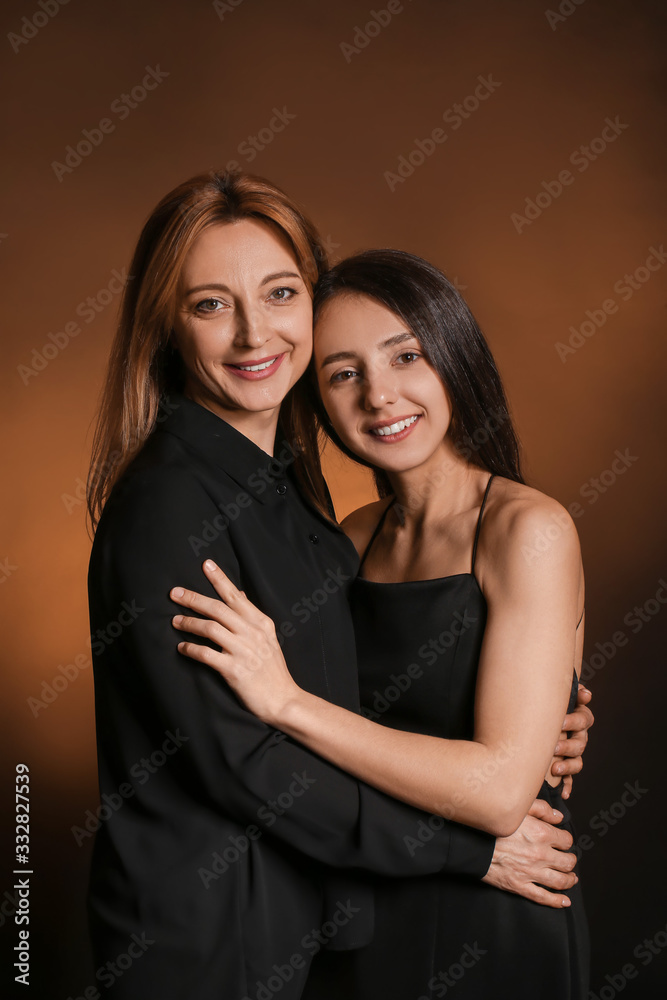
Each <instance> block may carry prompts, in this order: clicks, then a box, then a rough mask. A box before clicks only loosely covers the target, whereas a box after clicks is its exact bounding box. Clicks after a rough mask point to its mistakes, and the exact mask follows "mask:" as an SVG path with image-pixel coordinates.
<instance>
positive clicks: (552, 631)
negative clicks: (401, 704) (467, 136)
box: [174, 501, 581, 836]
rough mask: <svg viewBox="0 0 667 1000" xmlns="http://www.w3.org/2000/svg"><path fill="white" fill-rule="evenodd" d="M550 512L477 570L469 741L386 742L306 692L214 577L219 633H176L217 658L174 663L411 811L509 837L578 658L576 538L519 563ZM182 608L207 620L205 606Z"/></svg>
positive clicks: (204, 655)
mask: <svg viewBox="0 0 667 1000" xmlns="http://www.w3.org/2000/svg"><path fill="white" fill-rule="evenodd" d="M551 505H553V506H554V507H555V506H556V505H555V504H553V502H552V501H548V502H547V503H546V504H545V505H542V506H541V507H538V508H537V509H529V510H527V511H526V510H525V509H521V510H520V511H519V512H517V513H516V514H515V515H511V516H510V521H509V523H501V524H498V525H496V526H495V536H496V537H498V538H501V539H504V540H505V541H506V544H501V545H497V546H496V553H495V558H494V559H493V560H492V559H488V560H486V561H485V565H486V566H487V567H488V569H487V571H486V573H485V576H484V579H483V581H482V583H483V589H484V592H485V595H486V597H487V602H488V605H489V615H488V621H487V628H486V632H485V638H484V644H483V648H482V654H481V660H480V669H479V676H478V682H477V701H476V712H475V734H474V740H473V741H462V740H443V739H439V738H435V737H429V736H423V735H420V734H415V733H406V732H399V731H396V730H391V729H389V728H387V727H384V726H380V725H377V724H376V723H374V722H371V721H370V720H368V719H365V718H363V717H361V716H359V715H355V714H354V713H352V712H347V711H346V710H344V709H341V708H339V707H337V706H335V705H331V704H329V703H328V702H325V701H322V700H321V699H318V698H316V697H315V696H313V695H310V694H308V693H307V692H304V691H302V690H301V689H300V688H298V687H297V686H296V685H295V684H294V682H293V681H292V679H291V677H290V675H289V672H288V671H287V668H286V666H285V665H284V661H282V658H281V657H279V656H277V655H276V652H275V646H276V644H275V642H274V639H273V635H272V632H273V629H272V623H271V622H270V621H269V620H268V619H267V618H266V616H264V615H262V614H261V613H260V612H258V611H257V609H255V608H254V607H253V606H252V605H251V604H250V602H248V601H247V599H246V598H245V596H244V595H242V594H240V593H239V592H238V591H235V588H230V587H229V586H228V584H227V583H226V582H225V581H224V580H223V579H222V576H221V575H220V574H218V575H217V577H216V571H215V570H213V571H210V570H209V571H207V575H208V576H209V578H210V579H211V580H212V581H213V582H215V585H216V589H217V590H218V592H219V593H220V594H221V596H223V598H224V599H225V601H226V602H227V604H228V605H229V607H228V609H226V611H225V610H221V609H222V608H224V606H220V605H219V602H214V604H215V603H218V609H217V618H218V621H217V623H215V622H208V623H202V622H201V620H199V619H190V618H188V619H186V620H185V621H176V622H175V624H176V625H177V627H181V628H184V629H186V630H187V631H190V632H194V633H195V634H200V635H204V636H206V637H207V638H209V639H213V640H214V641H215V642H218V643H219V644H220V645H222V647H223V652H222V653H219V652H216V651H214V650H212V649H210V648H208V647H202V646H199V645H198V644H196V643H186V644H185V645H183V646H182V647H181V648H182V651H184V652H187V653H188V655H190V656H193V657H194V658H197V659H200V660H202V661H204V662H208V663H210V664H211V665H213V666H215V667H216V669H218V670H219V671H220V672H221V673H222V674H223V676H225V678H226V679H227V680H228V681H229V683H230V684H231V685H232V686H233V687H234V688H235V690H237V692H238V693H239V695H240V696H241V697H242V698H243V699H244V701H245V702H246V704H248V706H249V707H250V708H251V710H252V711H254V712H256V713H257V714H258V715H259V716H260V717H261V718H263V719H264V720H265V721H267V722H269V723H270V724H272V725H276V726H278V727H279V728H280V729H281V730H283V731H284V732H287V733H288V734H289V735H291V736H293V737H294V738H295V739H298V740H299V741H300V742H302V743H304V744H306V745H307V746H309V747H310V748H311V749H313V750H314V751H315V752H316V753H318V754H320V755H321V756H323V757H325V758H328V759H330V760H332V761H333V762H335V763H336V764H338V765H339V766H340V767H342V768H344V769H345V770H346V771H349V772H350V773H352V774H354V775H356V776H357V777H359V778H362V779H363V780H365V781H367V782H369V783H370V784H373V785H374V786H376V787H378V788H380V789H381V790H383V791H385V792H387V793H388V794H391V795H394V796H396V797H398V798H401V799H403V800H404V801H407V802H410V803H411V804H412V805H415V806H417V807H418V808H422V809H425V810H427V811H428V812H432V813H436V814H438V815H441V816H446V817H447V818H449V819H454V820H456V821H457V822H461V823H466V824H470V825H472V826H476V827H478V828H480V829H485V830H487V831H489V832H490V833H493V834H494V835H496V836H507V835H509V834H511V833H513V831H514V830H516V829H517V827H518V826H519V824H520V823H521V821H522V819H523V817H524V816H525V815H526V813H527V812H528V809H529V807H530V805H531V803H532V802H533V800H534V798H535V796H536V794H537V792H538V790H539V788H540V786H541V783H542V780H543V779H544V775H545V773H546V771H547V767H548V766H549V764H550V762H551V760H552V757H553V754H554V747H555V745H556V742H557V741H558V739H559V734H560V732H561V724H562V719H563V715H564V713H565V707H566V705H567V700H568V694H569V691H570V687H571V683H572V676H573V667H574V663H575V655H576V652H577V650H576V626H577V621H578V619H579V615H580V604H581V594H580V590H581V565H580V555H579V546H578V540H577V537H576V532H575V530H574V527H573V526H572V525H571V526H570V527H569V528H567V527H566V528H565V529H564V530H563V531H562V532H561V536H560V537H559V539H558V544H554V545H552V546H551V548H549V549H548V550H547V551H546V552H544V553H542V554H541V555H540V556H539V557H538V558H536V559H528V558H527V557H526V556H525V555H524V552H525V551H526V547H527V546H529V545H530V544H531V543H532V542H533V541H534V538H535V532H536V531H539V530H540V528H541V527H543V523H544V520H545V518H547V519H548V518H550V517H552V515H553V512H552V510H551ZM174 596H175V598H176V599H177V600H179V602H180V603H186V604H187V603H188V602H191V601H192V597H189V596H188V597H186V599H185V600H184V601H180V599H179V597H177V596H176V595H174ZM190 606H192V607H194V608H196V610H198V611H200V612H201V613H203V614H213V612H214V608H213V605H207V606H206V607H203V606H197V604H196V603H190Z"/></svg>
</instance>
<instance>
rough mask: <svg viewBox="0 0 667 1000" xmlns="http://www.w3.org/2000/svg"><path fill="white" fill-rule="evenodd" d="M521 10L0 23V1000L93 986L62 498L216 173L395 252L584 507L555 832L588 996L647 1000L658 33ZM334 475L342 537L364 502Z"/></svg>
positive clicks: (653, 766)
mask: <svg viewBox="0 0 667 1000" xmlns="http://www.w3.org/2000/svg"><path fill="white" fill-rule="evenodd" d="M545 3H546V0H511V2H506V3H494V2H491V0H469V2H463V0H453V2H436V0H413V2H408V0H405V2H403V3H402V4H401V3H398V2H397V0H393V2H392V3H391V4H389V5H387V3H386V0H378V3H377V4H376V6H375V7H374V8H372V10H374V11H375V13H372V12H371V8H370V7H369V3H360V2H352V0H340V2H335V3H333V2H331V3H314V2H311V3H308V2H305V0H284V2H280V3H279V2H274V3H271V2H268V0H233V2H230V3H227V4H225V3H218V4H212V3H207V2H203V0H197V2H185V0H181V2H178V0H161V2H157V0H150V2H145V3H137V2H131V0H113V2H112V0H109V2H84V0H70V2H68V3H67V4H63V5H59V4H58V2H57V0H42V2H41V5H40V3H38V0H26V2H17V0H9V2H6V3H5V4H4V5H3V20H4V29H3V33H2V37H1V38H0V42H1V51H2V57H1V61H2V69H3V95H4V96H5V98H6V101H5V112H4V126H3V138H4V139H5V155H4V157H3V160H2V166H1V167H0V169H1V170H2V175H3V184H2V191H3V195H4V196H5V197H4V199H3V201H4V204H3V208H2V214H1V217H0V255H1V258H2V259H1V261H0V267H1V268H2V273H3V277H4V279H5V292H4V295H3V305H4V306H5V307H6V317H5V322H4V334H3V344H4V350H3V354H4V365H3V389H2V404H3V411H4V413H3V424H2V427H3V440H4V460H3V464H2V468H3V472H4V474H3V476H2V489H3V499H4V505H3V509H4V511H5V515H6V516H5V520H4V523H3V530H2V536H1V537H2V541H1V544H0V561H2V560H4V562H2V563H1V565H0V594H1V595H2V614H3V618H4V623H5V629H4V639H3V643H2V655H3V660H4V692H5V697H3V699H2V702H1V708H0V711H1V712H2V719H1V721H2V727H1V729H0V741H1V743H2V751H3V761H4V765H5V768H4V771H3V778H2V786H1V789H0V795H1V802H2V805H1V806H0V812H1V813H2V815H3V816H4V817H5V821H6V822H5V824H4V825H5V834H6V841H3V845H2V846H3V854H2V876H1V878H2V882H1V883H0V896H1V897H2V902H1V904H0V923H1V924H2V932H3V938H4V939H5V942H6V943H7V944H8V946H10V949H11V946H13V945H14V944H15V942H16V931H17V928H16V927H15V925H14V923H13V917H12V909H13V892H12V885H13V875H12V871H13V865H14V860H13V859H14V849H13V847H12V843H13V823H12V819H11V816H12V811H13V801H12V794H13V793H12V789H13V787H14V783H13V775H14V766H15V764H16V763H17V762H25V763H27V764H28V765H29V767H30V772H31V777H32V802H31V808H32V813H31V824H32V847H31V850H32V853H31V861H32V864H33V871H34V875H33V876H32V895H31V907H32V909H31V924H30V928H31V931H32V934H31V950H32V955H33V961H32V985H31V986H30V987H28V988H24V987H16V993H17V995H19V996H31V997H48V998H63V1000H65V998H66V997H69V996H72V997H76V996H80V995H82V994H83V991H84V989H85V988H86V987H87V986H89V985H90V984H92V983H94V981H95V980H94V970H93V969H92V967H91V965H90V957H89V953H88V948H87V944H86V938H85V926H84V917H83V899H84V891H85V882H86V877H87V866H88V862H89V853H90V846H91V841H90V838H86V839H84V840H83V842H82V844H81V846H79V845H78V844H77V842H76V840H75V838H74V835H73V833H72V827H73V826H81V825H82V823H83V821H84V820H85V817H86V810H88V809H91V810H95V809H96V807H97V798H96V796H97V788H96V775H95V749H94V724H93V700H92V676H91V670H90V667H89V665H88V664H89V661H88V659H87V657H88V646H87V642H86V639H87V616H86V594H85V575H86V564H87V557H88V552H89V545H90V543H89V539H88V537H87V534H86V529H85V519H84V505H83V502H82V485H83V481H84V480H85V476H86V468H87V460H88V455H89V451H90V443H91V422H92V419H93V415H94V412H95V407H96V401H97V398H98V393H99V390H100V386H101V382H102V375H103V370H104V366H105V361H106V357H107V352H108V349H109V344H110V340H111V336H112V332H113V328H114V323H115V318H116V309H117V305H118V301H119V297H118V294H117V289H118V287H119V284H118V278H117V276H116V274H115V272H120V274H121V276H122V274H123V269H124V268H126V267H127V265H128V263H129V257H130V253H131V250H132V247H133V244H134V241H135V240H136V237H137V235H138V232H139V229H140V226H141V224H142V222H143V220H144V218H145V217H146V215H147V213H148V212H149V211H150V209H151V208H152V206H153V205H154V204H155V202H156V201H157V200H158V198H159V197H161V196H162V194H163V193H165V192H166V191H167V190H168V189H169V188H171V187H172V186H173V185H175V184H176V183H177V182H179V181H180V180H182V179H184V178H186V177H188V176H190V175H192V174H193V173H196V172H199V171H201V170H207V169H209V168H211V167H214V166H221V165H224V164H226V163H228V162H229V161H236V162H238V163H239V165H241V166H243V167H247V168H249V169H251V170H253V171H255V172H257V173H261V174H264V175H266V176H268V177H269V178H271V179H272V180H274V181H275V182H277V183H278V184H280V185H282V186H283V187H285V188H286V189H287V190H288V191H289V192H290V193H291V194H293V195H294V196H295V197H296V198H297V199H298V200H299V201H300V202H301V204H302V205H303V206H304V208H305V210H306V211H307V212H308V213H309V214H311V215H312V217H313V218H314V219H315V221H316V222H317V223H318V225H319V226H320V228H321V231H322V233H323V234H324V235H325V237H326V238H327V240H328V241H329V245H330V247H331V249H332V251H333V254H334V256H336V257H340V256H342V255H345V254H347V253H350V252H352V251H354V250H357V249H360V248H363V247H370V246H393V247H400V248H403V249H406V250H411V251H414V252H417V253H419V254H421V255H423V256H425V257H427V258H428V259H430V260H432V261H434V262H435V263H436V264H438V265H439V266H441V267H442V268H444V269H445V270H446V271H447V273H448V274H449V275H450V276H451V277H452V278H454V279H455V280H456V281H457V282H458V283H459V285H460V287H462V288H463V289H464V294H465V295H466V297H467V298H468V300H469V302H470V303H471V305H472V308H473V310H474V312H475V313H476V315H477V317H478V318H479V320H480V322H481V325H482V327H483V329H484V330H485V331H486V333H487V335H488V338H489V340H490V342H491V345H492V348H493V350H494V351H495V354H496V356H497V358H498V361H499V364H500V367H501V370H502V372H503V374H504V377H505V379H506V382H507V387H508V390H509V395H510V399H511V401H512V405H513V409H514V412H515V415H516V419H517V423H518V427H519V430H520V433H521V436H522V439H523V442H524V444H525V447H526V451H527V455H528V468H529V474H530V476H531V481H532V482H533V483H534V484H535V485H537V486H538V487H539V488H541V489H544V490H545V491H546V492H548V493H550V494H552V495H554V496H556V497H557V498H558V499H559V500H561V501H562V502H563V503H565V504H568V505H570V504H573V505H578V506H574V507H573V508H572V510H573V513H575V512H576V517H577V525H578V528H579V532H580V535H581V540H582V545H583V552H584V559H585V566H586V571H587V587H588V593H587V639H586V661H587V667H586V675H587V678H588V680H589V684H590V686H591V687H592V689H593V691H594V695H595V700H594V708H595V712H596V715H597V724H596V726H595V729H594V732H593V735H592V742H591V746H590V749H589V751H588V753H587V755H586V768H585V771H584V773H583V774H582V776H581V777H580V778H579V779H578V780H577V782H576V787H575V793H574V797H573V808H574V810H575V814H576V819H577V822H578V826H579V829H580V832H581V834H582V836H583V837H584V839H583V840H582V848H584V850H583V858H582V865H581V869H582V878H583V880H584V882H585V887H586V896H587V902H588V912H589V915H590V921H591V925H592V931H593V978H592V989H593V991H594V994H595V996H598V997H600V998H602V1000H609V998H610V997H612V996H613V995H616V993H619V992H623V995H624V997H627V998H628V1000H631V998H639V997H642V998H648V997H657V996H662V995H663V993H662V989H661V987H660V983H661V982H662V983H663V984H664V982H665V980H666V979H667V977H666V975H665V973H666V970H667V955H666V954H665V952H667V947H666V946H667V932H666V928H667V901H666V898H665V879H664V858H663V851H662V850H661V847H662V844H663V843H664V826H663V825H662V823H661V820H662V817H663V815H664V809H663V808H662V794H663V793H662V789H661V784H660V782H661V778H662V769H661V766H660V765H661V762H662V760H663V759H664V758H663V753H662V738H661V732H662V726H663V725H664V700H663V695H664V689H665V680H664V659H663V655H662V650H663V648H664V646H663V643H661V637H663V636H664V623H665V617H666V612H665V610H664V606H665V605H664V602H665V601H666V600H667V586H666V585H665V578H666V577H667V566H666V565H665V555H664V548H663V542H664V534H665V517H664V513H663V511H664V499H663V497H664V483H663V462H662V460H661V459H662V454H661V450H660V437H659V430H660V428H661V424H662V419H661V418H662V413H663V400H664V396H665V391H664V387H663V382H664V375H663V373H662V371H661V362H662V361H664V353H665V351H664V346H663V344H664V338H663V337H662V336H661V333H662V330H663V325H662V315H663V306H664V275H665V273H667V269H666V268H664V266H663V265H664V263H665V261H666V259H667V258H665V250H664V246H663V244H662V242H661V241H662V240H663V239H665V226H664V214H663V207H664V201H662V200H661V188H660V182H661V179H662V177H661V174H662V169H661V168H662V166H663V163H664V154H665V141H664V133H663V130H662V126H663V120H664V104H663V102H662V98H663V95H664V90H663V89H662V88H661V85H660V79H661V70H662V69H663V65H664V57H663V52H664V47H665V31H664V25H665V20H664V19H665V15H664V13H663V9H662V8H663V5H662V4H661V3H660V2H659V0H655V2H651V0H633V2H629V0H628V2H627V3H622V2H602V0H579V2H574V0H572V2H570V0H562V2H561V0H558V2H557V0H553V4H552V6H551V8H549V7H546V6H545ZM124 95H126V96H127V99H126V96H124ZM475 95H476V96H475ZM457 105H459V107H458V108H457ZM84 130H87V132H88V136H87V137H86V135H85V132H84ZM82 142H83V145H80V146H79V144H80V143H82ZM77 146H79V149H78V152H77ZM67 147H72V150H71V151H70V152H69V153H68V148H67ZM340 463H341V460H340V459H339V458H338V457H336V456H334V455H332V456H330V457H329V464H328V468H329V470H330V472H333V473H335V476H334V477H333V478H334V482H333V487H334V492H335V498H336V501H337V505H338V510H339V513H340V514H344V513H345V512H347V511H348V510H349V509H350V508H351V507H352V506H354V505H355V504H357V503H358V502H360V501H362V500H365V499H367V498H368V497H369V495H370V489H369V484H368V482H367V480H366V479H365V478H364V477H363V476H360V475H359V473H358V472H357V471H355V470H354V469H351V468H350V467H349V466H348V465H346V464H343V465H342V466H341V464H340ZM663 642H664V639H663ZM537 666H538V665H536V668H537ZM49 699H50V700H49ZM40 703H41V704H40ZM628 786H630V788H633V789H634V791H632V792H631V791H629V789H628ZM646 940H647V941H649V942H651V944H650V946H647V945H645V944H644V943H643V942H645V941H646ZM651 949H652V950H651ZM624 967H625V968H624ZM5 978H6V981H7V982H8V987H9V995H11V989H12V986H13V982H12V974H11V972H10V970H9V969H8V970H7V971H6V973H5ZM3 989H4V983H3ZM102 992H103V993H104V990H102Z"/></svg>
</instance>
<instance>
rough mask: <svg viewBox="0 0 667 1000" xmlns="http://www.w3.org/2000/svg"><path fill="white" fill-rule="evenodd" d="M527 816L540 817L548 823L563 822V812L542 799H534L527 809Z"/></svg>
mask: <svg viewBox="0 0 667 1000" xmlns="http://www.w3.org/2000/svg"><path fill="white" fill-rule="evenodd" d="M528 815H529V816H534V817H535V819H541V820H542V821H543V822H544V823H550V824H552V825H554V826H557V825H558V824H559V823H562V822H563V814H562V812H559V811H558V810H557V809H552V808H551V806H550V805H549V803H548V802H545V800H544V799H535V801H534V802H533V804H532V806H531V807H530V809H529V810H528Z"/></svg>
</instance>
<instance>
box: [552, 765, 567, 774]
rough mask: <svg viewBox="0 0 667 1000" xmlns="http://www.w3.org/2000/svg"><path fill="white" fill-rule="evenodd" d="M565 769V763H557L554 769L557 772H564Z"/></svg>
mask: <svg viewBox="0 0 667 1000" xmlns="http://www.w3.org/2000/svg"><path fill="white" fill-rule="evenodd" d="M564 770H565V765H564V764H556V766H555V768H554V771H555V772H556V774H562V773H563V771H564Z"/></svg>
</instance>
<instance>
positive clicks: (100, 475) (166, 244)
mask: <svg viewBox="0 0 667 1000" xmlns="http://www.w3.org/2000/svg"><path fill="white" fill-rule="evenodd" d="M239 219H256V220H258V221H260V222H262V223H264V224H265V225H267V226H269V227H270V228H271V229H272V230H273V231H274V232H275V233H276V234H277V235H278V236H279V237H281V238H282V239H283V240H284V241H285V242H286V245H287V246H289V248H290V249H291V251H292V252H293V254H294V256H295V258H296V262H297V265H298V268H299V271H300V273H301V276H302V278H303V280H304V282H305V283H306V286H307V287H308V288H309V290H310V291H311V293H312V290H313V288H314V286H315V283H316V282H317V280H318V278H319V277H320V276H321V274H322V273H323V272H324V270H325V269H326V266H327V257H326V251H325V249H324V246H323V244H322V241H321V240H320V237H319V235H318V233H317V230H316V229H315V227H314V226H313V225H312V223H311V222H310V221H309V220H308V219H307V218H306V217H305V216H304V215H303V213H302V212H301V211H300V209H299V208H298V207H297V205H296V204H295V203H294V202H293V201H292V200H291V199H290V198H289V197H288V196H287V195H286V194H285V193H284V192H283V191H281V190H280V188H278V187H276V185H275V184H271V183H270V182H269V181H267V180H264V179H263V178H261V177H255V176H252V175H249V174H244V173H230V172H226V173H216V172H215V171H211V172H210V173H208V174H200V175H198V176H196V177H192V178H191V179H190V180H188V181H185V182H184V183H183V184H180V185H179V186H178V187H177V188H175V189H174V190H173V191H170V192H169V194H167V195H166V196H165V197H164V198H163V199H162V201H161V202H160V203H159V205H157V207H156V208H155V210H154V211H153V212H152V213H151V215H150V217H149V219H148V221H147V222H146V224H145V226H144V228H143V230H142V233H141V236H140V237H139V242H138V244H137V247H136V250H135V253H134V257H133V259H132V264H131V267H130V279H129V280H128V283H127V285H126V286H125V291H124V294H123V302H122V307H121V316H120V321H119V324H118V330H117V333H116V337H115V340H114V342H113V346H112V349H111V356H110V359H109V366H108V370H107V377H106V382H105V386H104V390H103V396H102V401H101V405H100V411H99V416H98V420H97V426H96V430H95V437H94V441H93V452H92V457H91V466H90V471H89V474H88V489H87V500H88V513H89V516H90V519H91V522H92V525H93V527H95V525H96V524H97V521H98V520H99V516H100V513H101V511H102V507H103V506H104V503H105V502H106V500H107V498H108V496H109V493H110V492H111V489H112V487H113V485H114V483H115V482H116V481H117V479H118V478H119V477H120V475H121V474H122V472H123V470H124V469H125V468H126V467H127V465H128V463H129V462H130V460H131V459H132V457H133V456H134V455H135V454H136V452H137V451H138V450H139V449H140V448H141V446H142V445H143V443H144V442H145V440H146V438H147V437H148V436H149V434H150V433H151V432H152V430H153V429H154V427H155V424H156V420H157V417H158V411H159V408H160V400H161V398H162V397H163V396H164V394H165V393H168V392H169V391H170V390H172V391H173V390H178V389H181V388H182V385H183V370H182V366H181V363H180V358H179V356H178V354H177V353H176V351H175V349H174V347H173V345H172V342H171V331H172V327H173V319H174V313H175V308H176V291H177V286H178V281H179V278H180V274H181V270H182V268H183V263H184V261H185V257H186V254H187V253H188V251H189V250H190V248H191V247H192V245H193V244H194V242H195V240H196V239H197V237H198V236H199V235H200V234H201V233H202V232H203V231H204V230H205V229H207V228H208V227H209V226H212V225H216V224H219V223H227V222H235V221H237V220H239ZM299 391H300V390H297V391H296V393H295V391H294V390H292V392H291V393H289V394H288V396H287V398H286V400H285V401H284V403H283V407H282V410H281V418H282V422H283V429H284V431H285V433H286V435H287V436H288V438H289V439H290V440H291V441H292V443H293V444H294V445H295V446H296V447H297V448H298V449H299V450H300V455H299V458H297V459H296V461H295V471H296V472H297V474H298V476H299V478H300V479H301V481H302V485H303V486H304V488H305V489H306V490H307V492H308V493H309V494H310V495H311V496H317V497H321V496H323V495H324V494H325V492H326V487H325V486H324V481H323V480H322V474H321V471H320V470H319V457H317V458H316V459H313V458H312V455H313V449H314V451H315V452H317V431H316V430H315V429H314V428H313V426H312V421H311V420H310V419H309V414H308V410H307V408H304V407H303V406H301V407H295V405H294V399H295V396H296V395H297V394H298V392H299ZM313 435H315V436H314V437H313ZM305 456H308V459H309V460H308V461H306V457H305ZM320 480H321V481H320Z"/></svg>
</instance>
